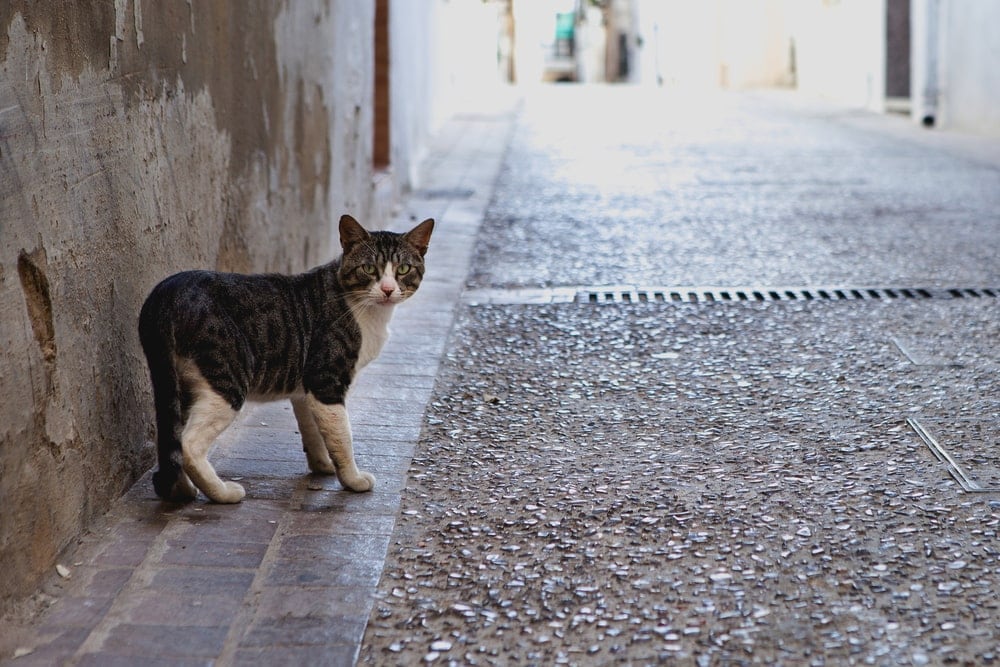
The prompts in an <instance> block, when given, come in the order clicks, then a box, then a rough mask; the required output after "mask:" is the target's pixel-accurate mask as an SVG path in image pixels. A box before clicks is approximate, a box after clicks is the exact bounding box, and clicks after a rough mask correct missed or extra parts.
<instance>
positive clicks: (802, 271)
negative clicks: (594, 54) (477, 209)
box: [361, 87, 1000, 665]
mask: <svg viewBox="0 0 1000 667" xmlns="http://www.w3.org/2000/svg"><path fill="white" fill-rule="evenodd" d="M998 204H1000V142H998V141H997V140H989V139H977V138H973V137H963V136H961V135H958V134H955V133H943V132H927V131H926V130H924V129H922V128H920V127H917V126H915V125H912V124H911V123H910V122H909V121H908V120H907V119H903V118H899V117H887V116H878V115H874V114H869V113H867V112H860V111H854V110H850V109H844V108H840V107H833V106H830V105H827V104H825V103H822V102H818V101H814V100H808V99H805V98H802V97H799V96H797V95H794V94H792V93H781V92H767V93H763V92H762V93H745V94H702V95H699V96H692V95H686V94H681V93H676V92H670V93H655V92H654V93H653V94H651V93H650V92H648V91H641V90H637V89H628V88H605V89H585V88H577V87H553V88H549V89H542V90H539V91H537V92H536V93H534V94H532V95H531V96H529V97H528V99H527V100H526V102H525V104H524V107H523V109H522V112H521V114H520V116H519V119H518V123H517V126H516V129H515V131H514V133H513V135H512V138H511V142H510V148H509V151H508V153H507V155H506V158H505V160H504V164H503V168H502V170H501V174H500V177H499V179H498V183H497V188H496V191H495V194H494V197H493V200H492V203H491V205H490V207H489V208H488V210H487V212H486V217H485V221H484V223H483V225H482V228H481V230H480V235H479V241H478V243H477V245H476V253H475V255H474V258H473V261H472V264H471V270H470V273H469V275H468V278H467V280H466V285H467V290H466V293H465V297H464V301H463V306H462V308H461V309H460V310H459V311H458V318H457V324H456V328H455V329H454V331H453V333H452V335H451V338H450V342H449V344H448V347H447V353H446V360H445V362H444V364H443V367H442V370H441V372H440V373H439V374H438V376H437V384H436V386H435V389H434V392H433V395H432V398H431V404H430V406H429V409H428V412H427V416H426V419H425V422H424V423H425V426H424V430H423V432H422V435H421V438H420V441H419V442H418V445H417V447H416V450H415V453H414V458H413V464H412V466H411V467H410V470H409V475H408V480H407V485H406V488H405V489H404V491H403V494H402V501H401V509H400V514H399V517H398V520H397V523H396V526H395V529H394V532H393V535H392V538H391V542H390V544H389V549H388V559H387V562H386V567H385V570H384V573H383V576H382V580H381V582H380V584H379V593H378V599H377V600H376V602H375V609H374V611H373V614H372V616H371V619H370V620H369V624H368V628H367V632H366V635H365V640H364V642H363V645H362V653H361V656H362V659H363V661H364V662H366V663H370V664H416V663H418V662H421V661H423V662H430V663H442V664H444V663H451V662H454V663H456V664H577V663H579V664H608V663H616V662H623V663H629V664H652V663H668V664H670V663H672V662H676V663H677V664H698V665H709V664H789V665H800V664H816V665H822V664H831V665H832V664H879V665H898V664H912V665H923V664H941V663H948V662H955V663H957V664H988V663H991V662H993V661H995V660H996V659H997V655H998V653H997V651H998V639H1000V610H998V603H997V601H996V594H995V591H996V590H997V589H998V587H1000V572H998V567H1000V562H998V560H997V557H998V554H1000V548H998V547H997V545H996V528H997V524H998V522H1000V492H990V491H987V492H975V491H974V489H975V486H976V485H978V486H979V487H981V488H984V489H989V488H992V487H996V486H1000V455H998V454H997V453H996V451H995V450H996V444H997V441H998V436H1000V421H998V414H997V413H998V411H997V408H998V405H1000V401H998V398H997V397H998V391H997V390H998V380H997V375H998V374H997V371H998V368H1000V351H998V350H1000V345H998V343H1000V317H998V316H1000V298H998V297H1000V290H998V288H1000V263H998V262H997V257H1000V214H998V212H997V211H998V210H1000V207H998ZM595 286H624V287H609V288H608V289H603V288H601V289H593V288H594V287H595ZM540 288H547V289H540ZM584 288H587V289H584ZM706 295H711V296H712V298H711V299H709V298H707V297H706ZM675 296H676V298H677V300H674V298H675ZM692 298H696V299H697V301H696V302H691V299H692ZM920 432H922V433H923V434H924V437H921V435H920ZM925 438H926V439H925ZM928 441H930V442H928ZM929 444H933V445H935V446H936V447H937V453H935V451H933V450H932V449H931V447H930V446H929ZM948 457H951V459H950V460H949V459H948ZM950 467H952V468H954V470H949V468H950ZM952 473H954V474H952ZM963 475H964V478H963ZM960 478H962V479H963V480H964V481H962V482H960V481H959V479H960ZM962 484H965V485H966V486H967V487H969V488H970V489H973V490H972V491H966V490H964V489H963V487H962ZM970 484H971V486H970Z"/></svg>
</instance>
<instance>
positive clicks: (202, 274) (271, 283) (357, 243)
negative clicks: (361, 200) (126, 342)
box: [139, 215, 434, 503]
mask: <svg viewBox="0 0 1000 667" xmlns="http://www.w3.org/2000/svg"><path fill="white" fill-rule="evenodd" d="M433 229H434V220H433V219H430V218H428V219H427V220H424V221H423V222H421V223H420V224H418V225H417V226H416V227H414V228H413V229H411V230H410V231H408V232H406V233H405V234H397V233H393V232H385V231H375V232H369V231H367V230H365V228H364V227H362V226H361V224H360V223H358V221H357V220H355V219H354V218H352V217H351V216H349V215H344V216H342V217H341V219H340V230H339V231H340V244H341V247H342V249H343V254H342V256H341V257H340V258H338V259H336V260H334V261H332V262H330V263H329V264H325V265H323V266H320V267H317V268H315V269H313V270H312V271H309V272H307V273H303V274H299V275H280V274H259V275H244V274H236V273H218V272H214V271H185V272H182V273H178V274H175V275H173V276H170V277H169V278H166V279H165V280H163V281H162V282H161V283H159V284H158V285H157V286H156V287H154V288H153V290H152V292H150V295H149V297H148V298H147V299H146V301H145V303H144V304H143V306H142V310H141V311H140V314H139V339H140V341H141V343H142V349H143V352H145V355H146V361H147V362H148V365H149V373H150V376H151V379H152V385H153V398H154V402H155V406H156V431H157V454H158V456H157V459H158V470H157V471H156V472H155V473H154V474H153V488H154V489H155V491H156V494H157V495H158V496H160V497H161V498H164V499H167V500H178V501H186V500H193V499H194V498H195V497H196V496H197V493H198V490H199V489H200V490H201V491H202V492H203V493H204V494H205V495H206V496H208V497H209V498H210V499H211V500H213V501H215V502H217V503H237V502H240V501H241V500H242V499H243V498H244V496H245V490H244V488H243V487H242V486H241V485H240V484H237V483H236V482H233V481H223V480H222V479H220V478H219V476H218V474H216V472H215V469H214V468H213V467H212V465H211V464H210V463H209V462H208V459H207V454H208V451H209V448H210V446H211V444H212V442H213V441H214V440H215V439H216V437H218V436H219V434H221V433H222V432H223V431H224V430H225V429H226V427H228V426H229V425H230V424H231V423H232V421H233V419H234V418H235V417H236V415H237V413H238V412H239V411H240V409H241V408H242V407H243V405H244V403H245V402H246V401H248V400H249V401H271V400H278V399H282V398H290V399H291V403H292V409H293V412H294V414H295V419H296V421H297V422H298V426H299V433H300V434H301V436H302V446H303V449H304V450H305V454H306V460H307V463H308V465H309V469H310V470H312V471H313V472H314V473H320V474H325V475H332V474H336V475H337V477H338V479H339V480H340V483H341V484H342V485H343V486H344V487H345V488H347V489H350V490H352V491H370V490H371V489H372V488H374V486H375V477H374V476H373V475H372V474H371V473H368V472H364V471H362V470H359V469H358V466H357V464H356V463H355V461H354V448H353V443H352V438H351V427H350V422H349V419H348V415H347V409H346V407H345V404H344V403H345V399H346V397H347V391H348V389H349V388H350V386H351V382H352V381H353V379H354V377H355V375H356V374H357V372H358V371H359V370H361V369H362V368H363V367H364V366H365V365H366V364H368V363H369V362H370V361H371V360H372V359H374V358H375V357H376V356H377V355H378V354H379V352H380V351H381V349H382V346H383V345H384V344H385V342H386V339H387V338H388V329H387V325H388V323H389V319H390V318H391V316H392V312H393V310H394V307H395V306H396V305H397V304H399V303H401V302H403V301H405V300H406V299H408V298H409V297H411V296H412V295H413V293H414V292H415V291H416V290H417V288H418V287H419V286H420V282H421V280H422V278H423V275H424V255H425V254H426V253H427V246H428V243H429V242H430V237H431V232H432V231H433Z"/></svg>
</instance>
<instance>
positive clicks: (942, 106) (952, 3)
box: [937, 0, 1000, 136]
mask: <svg viewBox="0 0 1000 667" xmlns="http://www.w3.org/2000/svg"><path fill="white" fill-rule="evenodd" d="M940 21H941V24H940V25H939V31H940V32H939V34H940V41H939V49H940V50H939V56H938V66H939V86H940V88H939V95H940V97H939V105H938V116H937V125H938V126H939V127H946V128H957V129H964V130H969V131H973V132H982V133H985V134H991V135H998V136H1000V2H997V1H996V0H942V4H941V12H940Z"/></svg>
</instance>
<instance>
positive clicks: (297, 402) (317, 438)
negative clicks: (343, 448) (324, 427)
mask: <svg viewBox="0 0 1000 667" xmlns="http://www.w3.org/2000/svg"><path fill="white" fill-rule="evenodd" d="M292 411H293V412H294V413H295V421H297V422H298V424H299V433H300V434H301V435H302V449H303V451H305V453H306V461H307V462H308V463H309V469H310V470H311V471H313V472H315V473H319V474H321V475H334V474H336V472H337V468H336V466H334V465H333V461H332V460H331V459H330V453H329V452H328V451H327V450H326V443H324V442H323V435H322V434H321V433H320V432H319V427H318V426H317V425H316V419H315V417H313V413H312V410H311V409H310V408H309V404H308V403H307V401H306V398H305V396H301V397H298V396H297V397H295V398H293V399H292Z"/></svg>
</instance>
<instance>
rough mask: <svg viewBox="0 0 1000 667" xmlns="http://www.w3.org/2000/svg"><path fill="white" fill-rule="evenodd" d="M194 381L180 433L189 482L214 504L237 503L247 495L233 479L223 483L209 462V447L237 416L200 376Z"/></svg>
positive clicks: (185, 470)
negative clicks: (185, 419)
mask: <svg viewBox="0 0 1000 667" xmlns="http://www.w3.org/2000/svg"><path fill="white" fill-rule="evenodd" d="M198 380H199V381H195V382H194V383H193V385H194V386H193V387H192V388H191V389H192V391H191V394H192V399H193V400H192V403H191V408H190V410H189V411H188V418H187V423H186V424H185V425H184V430H183V432H182V433H181V450H182V453H183V468H184V473H185V474H187V476H188V478H190V481H191V482H193V483H194V485H195V486H196V487H198V488H199V489H201V491H202V492H203V493H204V494H205V495H206V496H208V497H209V498H210V499H211V500H214V501H215V502H217V503H238V502H240V501H241V500H243V497H244V496H245V495H246V491H244V489H243V487H242V486H240V485H239V484H237V483H236V482H224V481H222V480H221V479H220V478H219V475H218V474H217V473H216V472H215V468H213V467H212V464H211V463H209V462H208V450H209V449H210V448H211V446H212V443H213V442H214V441H215V439H216V438H217V437H218V436H219V434H220V433H222V432H223V431H224V430H226V427H227V426H229V425H230V424H231V423H232V422H233V419H235V417H236V410H234V409H233V407H232V406H231V405H230V404H229V401H227V400H226V399H225V398H223V397H222V396H221V395H220V394H218V393H217V392H216V391H215V390H213V389H212V388H211V386H210V385H209V384H208V382H206V381H205V380H204V379H203V378H200V377H199V378H198Z"/></svg>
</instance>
